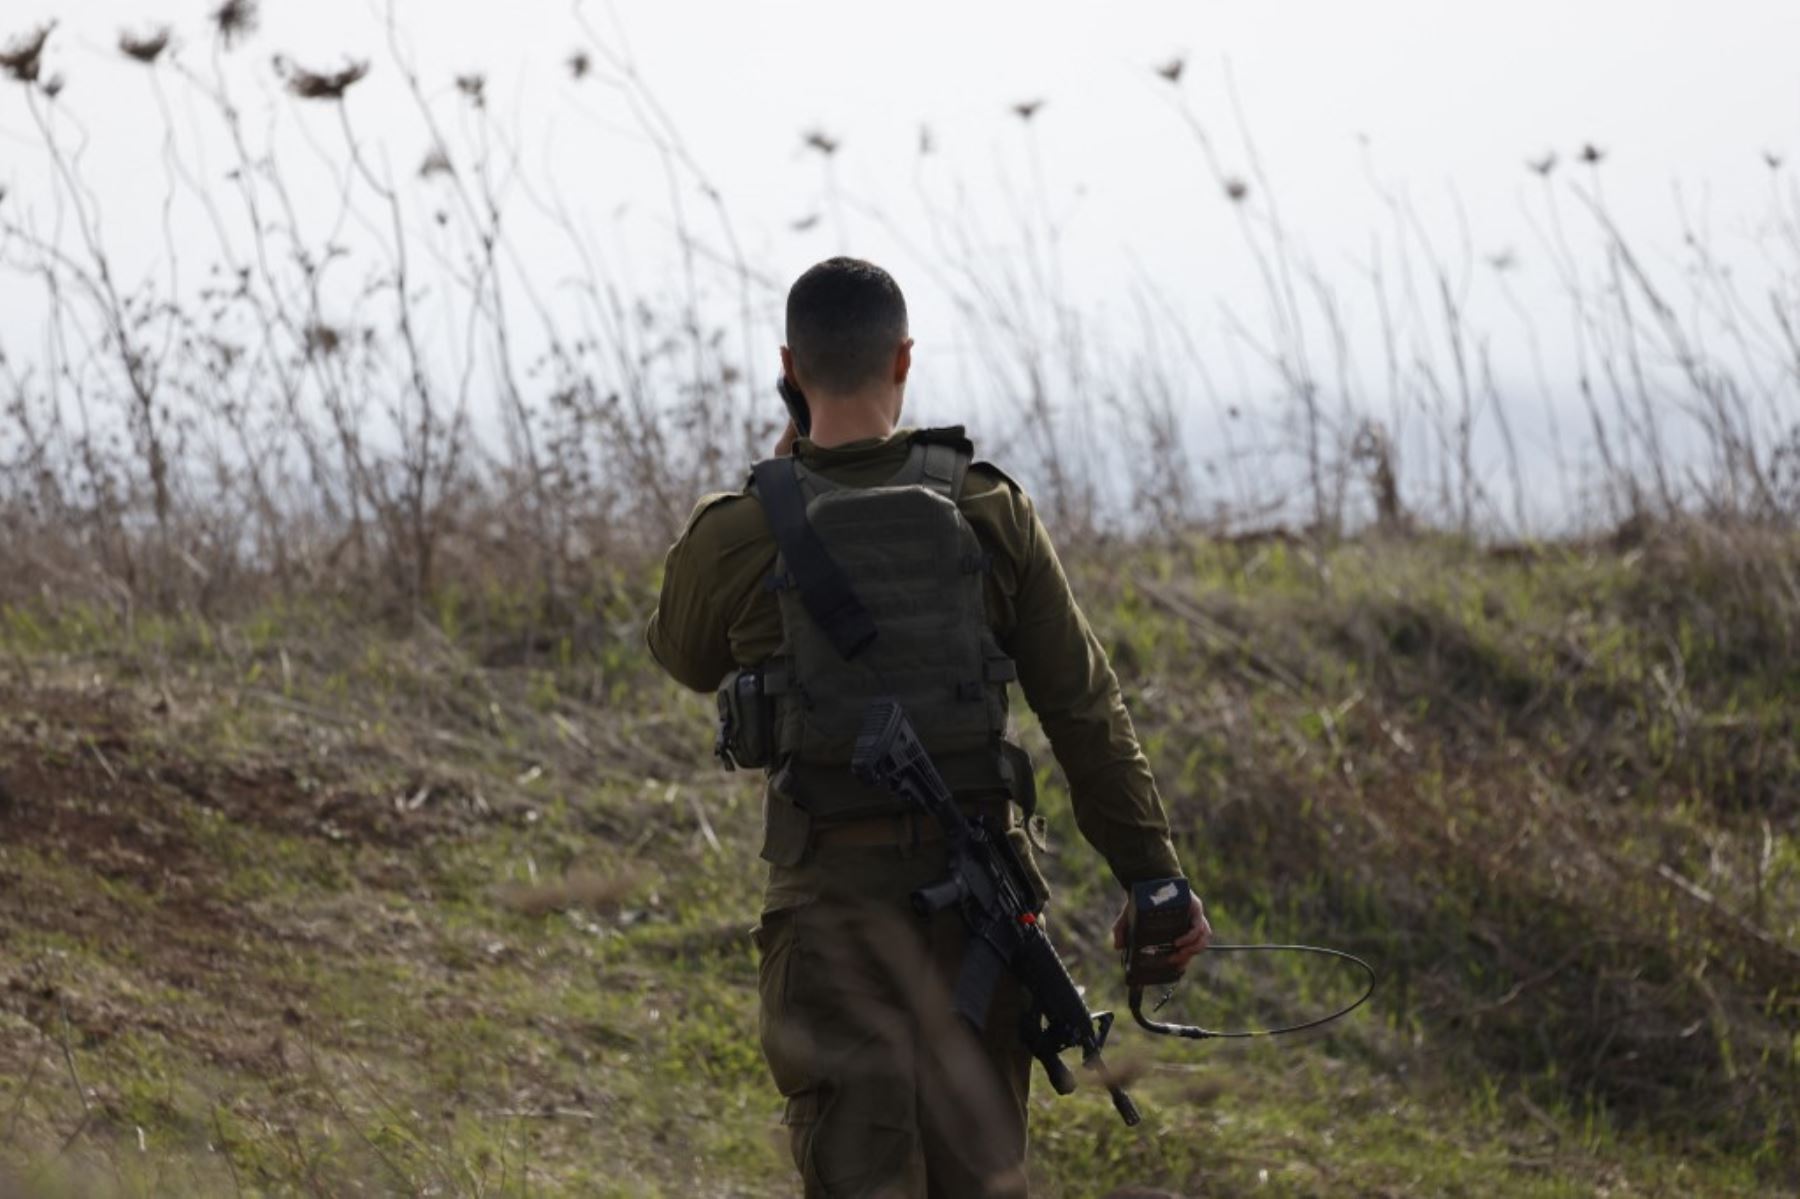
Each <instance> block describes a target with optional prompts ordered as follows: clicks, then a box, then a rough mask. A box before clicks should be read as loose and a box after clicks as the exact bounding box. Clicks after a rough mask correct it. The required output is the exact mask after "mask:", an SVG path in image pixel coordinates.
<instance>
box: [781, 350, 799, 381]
mask: <svg viewBox="0 0 1800 1199" xmlns="http://www.w3.org/2000/svg"><path fill="white" fill-rule="evenodd" d="M781 373H782V374H784V375H786V376H787V380H788V382H789V383H792V384H793V385H794V386H795V387H798V386H800V380H799V378H798V377H796V376H795V374H794V351H792V350H790V349H788V348H787V347H786V346H782V347H781Z"/></svg>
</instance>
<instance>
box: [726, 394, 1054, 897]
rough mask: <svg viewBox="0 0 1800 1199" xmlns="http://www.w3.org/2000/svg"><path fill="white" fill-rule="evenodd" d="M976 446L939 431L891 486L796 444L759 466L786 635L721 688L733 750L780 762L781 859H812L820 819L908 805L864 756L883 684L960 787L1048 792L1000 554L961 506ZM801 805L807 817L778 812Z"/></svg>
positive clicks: (772, 847) (985, 792)
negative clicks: (854, 760) (991, 612)
mask: <svg viewBox="0 0 1800 1199" xmlns="http://www.w3.org/2000/svg"><path fill="white" fill-rule="evenodd" d="M970 456H971V452H970V446H969V443H968V441H967V440H966V439H964V438H963V436H962V430H960V429H943V430H926V431H924V432H921V433H917V434H914V436H913V444H912V450H911V453H910V454H909V455H908V457H907V460H906V464H905V465H904V466H903V467H902V468H901V469H900V471H899V472H898V473H897V474H896V475H894V476H893V477H892V478H890V479H889V480H888V481H887V482H885V483H883V484H881V485H879V486H875V487H850V486H843V485H839V484H836V483H833V482H832V481H831V480H829V479H826V478H825V477H823V476H822V475H819V474H817V473H816V472H813V471H809V470H807V469H806V468H805V467H804V466H802V465H801V464H800V462H799V460H798V459H796V458H776V459H770V460H769V461H766V462H762V463H759V464H757V466H756V468H755V470H754V472H753V473H752V476H751V484H750V489H751V490H752V491H753V492H755V493H756V495H757V497H758V498H759V500H761V502H762V505H763V510H764V512H765V514H766V515H767V517H768V519H769V523H770V528H771V529H772V530H773V532H774V534H775V539H776V543H777V547H778V551H779V552H778V555H777V558H776V564H775V570H774V573H773V574H772V575H771V576H770V577H769V579H768V580H767V583H766V585H767V586H768V587H769V588H770V589H771V590H772V591H774V593H775V595H776V598H777V601H778V603H779V604H780V608H781V628H782V644H781V647H780V649H779V650H778V651H777V652H776V654H775V656H774V657H772V658H770V659H769V660H768V661H767V662H765V663H763V664H761V666H759V667H757V668H753V669H749V670H745V671H739V672H736V673H734V674H733V675H732V676H731V677H729V678H728V679H727V680H726V683H725V686H724V687H723V688H721V690H720V692H719V709H720V718H721V727H720V738H719V751H720V757H721V758H722V759H724V760H725V761H726V764H727V765H734V764H735V765H739V766H764V767H766V768H767V769H768V770H769V772H770V776H771V777H770V785H769V792H770V796H769V812H768V818H769V823H770V826H771V827H770V828H769V829H768V843H767V844H766V845H765V850H764V856H765V857H768V858H769V859H770V860H771V861H776V862H788V861H793V860H798V858H799V856H801V855H803V853H804V844H805V842H806V841H809V840H810V836H809V835H808V834H809V831H810V829H811V827H813V826H815V825H817V824H821V823H833V822H837V821H842V820H856V819H864V818H867V817H873V816H881V815H887V814H897V813H898V812H899V811H901V807H900V805H899V803H898V801H896V799H895V798H894V797H893V795H891V794H890V793H888V792H886V791H884V790H881V789H877V788H873V787H869V786H866V785H864V784H863V783H861V782H859V781H858V780H856V779H855V778H854V777H853V776H852V775H851V773H850V770H849V765H850V755H851V749H852V746H853V744H854V742H855V739H856V733H857V729H858V727H859V725H860V723H861V721H862V716H863V713H864V711H865V709H866V708H867V707H868V705H869V703H870V702H871V701H873V700H875V699H881V698H886V699H893V700H897V701H898V702H899V703H900V704H901V705H902V707H903V708H904V709H905V711H906V712H907V713H908V714H909V715H910V716H911V718H912V721H913V723H914V725H915V727H916V728H917V730H918V733H919V736H920V739H921V740H922V741H923V742H924V744H925V747H926V749H927V750H928V751H929V752H930V753H931V756H932V758H933V760H934V761H935V762H936V763H937V764H938V768H939V770H940V772H941V773H942V774H943V775H944V778H945V781H946V782H947V783H948V784H949V785H950V787H951V789H952V790H953V791H954V792H956V794H957V797H958V798H959V799H964V800H970V801H981V800H990V801H991V800H994V799H1006V798H1010V799H1012V800H1013V801H1015V802H1017V803H1018V804H1019V805H1020V806H1021V807H1022V808H1023V809H1024V810H1025V814H1026V815H1029V814H1030V812H1031V810H1032V808H1033V807H1034V806H1035V804H1034V803H1033V785H1032V772H1031V765H1030V761H1029V759H1028V758H1027V757H1026V756H1025V754H1024V751H1022V750H1020V749H1019V748H1018V747H1016V746H1014V745H1012V744H1011V743H1009V742H1008V741H1006V739H1005V735H1006V731H1007V684H1008V683H1009V682H1011V681H1013V680H1014V679H1016V678H1017V677H1018V675H1017V670H1016V669H1015V667H1014V665H1013V662H1012V660H1011V659H1010V658H1008V657H1007V656H1006V654H1005V653H1004V652H1002V650H1001V649H1000V646H999V643H998V642H997V641H996V640H995V638H994V634H993V631H992V629H991V628H990V627H989V626H988V621H987V611H986V604H985V600H984V596H983V579H984V576H985V575H986V573H987V571H988V570H989V569H990V567H991V565H992V563H991V559H990V558H989V556H988V555H987V554H986V553H985V552H984V550H983V549H982V546H981V543H980V541H979V540H978V539H977V538H976V535H975V530H974V529H973V528H971V527H970V525H969V522H968V521H967V520H965V519H964V518H963V516H962V513H961V512H960V511H958V509H957V506H956V500H957V498H958V496H959V495H960V494H961V490H962V484H963V479H964V476H965V475H966V474H967V472H968V468H969V461H970ZM782 809H792V810H791V811H785V812H784V811H783V810H782ZM796 817H798V818H801V819H802V820H803V823H804V829H799V828H789V829H787V830H783V829H779V828H777V827H775V825H776V823H777V822H778V821H782V820H786V821H788V822H789V823H790V824H791V823H792V822H793V821H794V820H795V818H796Z"/></svg>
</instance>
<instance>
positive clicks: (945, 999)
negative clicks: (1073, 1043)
mask: <svg viewBox="0 0 1800 1199" xmlns="http://www.w3.org/2000/svg"><path fill="white" fill-rule="evenodd" d="M945 869H946V855H945V852H944V848H943V846H942V844H941V843H939V844H937V845H936V846H932V845H924V846H916V847H904V848H903V847H892V848H886V847H880V848H878V847H843V848H834V849H821V850H818V851H816V852H815V853H814V855H813V856H812V857H811V858H810V860H809V861H808V862H806V863H805V864H804V865H802V866H799V867H794V868H789V869H788V870H787V871H786V873H785V877H784V879H783V883H784V886H783V887H782V888H780V889H779V890H780V891H781V892H783V893H778V891H777V888H774V887H772V888H771V895H770V901H771V905H772V906H771V907H770V908H769V909H768V910H766V911H765V912H764V913H763V917H762V923H761V924H760V925H759V926H758V928H757V929H756V932H755V934H754V936H755V941H756V945H757V949H758V951H759V953H760V963H759V968H758V969H759V977H758V989H759V991H760V995H761V1013H760V1020H759V1023H760V1034H761V1040H762V1048H763V1055H764V1057H765V1059H766V1060H767V1062H768V1065H769V1071H770V1073H771V1074H772V1075H773V1076H774V1080H775V1085H776V1086H777V1087H778V1088H779V1089H780V1091H781V1093H782V1095H783V1096H784V1097H785V1098H786V1107H785V1113H784V1116H783V1123H784V1124H785V1125H786V1126H787V1130H788V1138H789V1144H790V1148H791V1150H792V1152H793V1157H794V1165H795V1167H796V1168H797V1169H798V1170H799V1172H800V1176H801V1178H802V1180H803V1182H804V1185H805V1194H806V1196H807V1199H823V1197H830V1199H848V1197H864V1196H867V1197H869V1199H915V1197H917V1199H926V1197H930V1199H938V1197H940V1196H942V1197H951V1196H954V1197H956V1199H965V1197H971V1199H978V1197H983V1196H990V1197H995V1199H1017V1197H1022V1196H1025V1195H1026V1193H1027V1181H1026V1173H1025V1149H1026V1127H1025V1125H1026V1106H1025V1105H1026V1098H1027V1093H1028V1088H1029V1084H1030V1078H1031V1073H1030V1071H1031V1067H1032V1065H1033V1062H1032V1058H1031V1055H1030V1053H1029V1052H1028V1051H1027V1050H1026V1048H1025V1044H1024V1042H1023V1040H1022V1039H1021V1038H1020V1036H1019V1021H1020V1019H1021V1017H1022V1015H1023V1013H1024V1009H1025V996H1024V992H1023V989H1022V988H1021V987H1020V986H1019V985H1018V983H1017V982H1016V980H1014V979H1013V978H1012V977H1011V976H1005V977H1003V978H1002V980H1001V983H1000V985H999V987H997V988H996V992H995V995H994V998H993V1002H992V1004H991V1006H990V1009H989V1012H988V1018H987V1022H986V1027H985V1030H984V1031H983V1032H981V1033H979V1034H977V1033H976V1032H975V1031H974V1030H973V1029H971V1028H970V1027H969V1026H968V1024H967V1023H965V1022H964V1021H963V1020H962V1019H961V1018H960V1017H958V1016H957V1015H956V1014H955V1012H954V1011H953V1010H952V1006H951V1004H952V1001H951V995H952V991H953V989H954V986H955V982H956V977H957V971H958V969H959V967H960V964H961V961H962V957H963V952H964V949H965V947H966V945H967V941H968V934H967V931H966V929H965V927H964V925H963V923H962V919H961V917H960V916H959V915H958V913H957V912H955V911H954V910H951V911H942V912H938V913H936V914H935V915H933V916H930V917H925V916H920V915H917V914H916V913H914V912H913V910H912V908H911V907H910V906H909V904H908V902H907V900H908V896H909V895H910V894H911V893H912V892H913V891H914V890H915V889H917V888H919V887H921V886H923V885H925V884H927V883H932V882H936V881H937V880H938V879H940V878H942V877H943V875H944V872H945Z"/></svg>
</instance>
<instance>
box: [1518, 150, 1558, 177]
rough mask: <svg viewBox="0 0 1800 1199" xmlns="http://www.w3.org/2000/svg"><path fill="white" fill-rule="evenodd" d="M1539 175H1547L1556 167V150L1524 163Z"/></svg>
mask: <svg viewBox="0 0 1800 1199" xmlns="http://www.w3.org/2000/svg"><path fill="white" fill-rule="evenodd" d="M1525 165H1526V166H1528V167H1530V168H1531V169H1532V170H1534V171H1536V172H1537V173H1538V174H1540V175H1548V174H1549V173H1550V172H1551V171H1554V170H1555V169H1556V152H1555V151H1551V152H1550V153H1548V154H1546V155H1544V156H1543V157H1542V158H1534V159H1531V160H1530V161H1529V162H1527V163H1526V164H1525Z"/></svg>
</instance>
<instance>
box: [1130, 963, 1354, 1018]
mask: <svg viewBox="0 0 1800 1199" xmlns="http://www.w3.org/2000/svg"><path fill="white" fill-rule="evenodd" d="M1206 952H1207V953H1208V954H1214V953H1316V954H1319V955H1320V956H1322V957H1333V958H1341V959H1343V960H1344V961H1346V962H1349V963H1350V964H1351V965H1353V966H1356V967H1357V968H1358V969H1360V970H1362V972H1363V973H1365V974H1367V975H1368V976H1369V985H1368V986H1367V987H1365V988H1364V989H1363V993H1362V994H1361V995H1358V996H1357V997H1356V1000H1355V1002H1353V1003H1350V1004H1348V1005H1346V1006H1344V1007H1341V1008H1339V1009H1338V1010H1337V1011H1335V1012H1332V1013H1331V1014H1330V1015H1329V1016H1321V1017H1319V1018H1318V1019H1317V1020H1308V1021H1306V1022H1305V1023H1304V1024H1288V1025H1284V1026H1283V1027H1280V1028H1252V1029H1243V1030H1236V1029H1233V1030H1223V1031H1222V1030H1218V1029H1211V1028H1201V1027H1200V1026H1199V1025H1196V1024H1167V1023H1164V1022H1163V1021H1160V1020H1152V1019H1150V1017H1148V1016H1146V1015H1145V1014H1144V1011H1143V1005H1144V988H1143V987H1132V988H1131V990H1130V993H1129V994H1130V1001H1131V1018H1132V1019H1134V1020H1136V1021H1137V1022H1138V1026H1139V1027H1141V1028H1143V1029H1146V1030H1147V1031H1149V1032H1153V1033H1156V1034H1157V1035H1158V1036H1164V1037H1186V1038H1187V1039H1189V1040H1192V1041H1205V1040H1209V1039H1211V1038H1213V1037H1276V1036H1281V1035H1282V1034H1283V1033H1290V1032H1302V1031H1304V1030H1306V1029H1308V1028H1317V1027H1319V1026H1320V1025H1321V1024H1329V1023H1331V1022H1332V1021H1333V1020H1337V1019H1340V1018H1341V1017H1344V1016H1348V1015H1349V1014H1350V1013H1351V1012H1354V1011H1355V1010H1356V1009H1357V1008H1359V1007H1361V1006H1362V1005H1363V1004H1364V1003H1365V1002H1367V1001H1368V998H1369V996H1371V995H1373V994H1374V993H1375V983H1376V974H1375V967H1373V966H1371V965H1369V963H1367V962H1365V961H1363V960H1362V959H1361V958H1359V957H1357V956H1356V955H1355V954H1353V953H1345V952H1344V951H1343V950H1341V949H1325V948H1322V947H1320V946H1317V945H1209V946H1207V948H1206ZM1167 999H1168V995H1167V994H1165V995H1164V996H1163V1000H1164V1001H1165V1002H1166V1001H1167ZM1161 1006H1162V1003H1160V1002H1159V1003H1158V1004H1157V1005H1156V1007H1158V1008H1159V1007H1161ZM1151 1010H1152V1011H1155V1010H1156V1008H1152V1009H1151Z"/></svg>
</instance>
